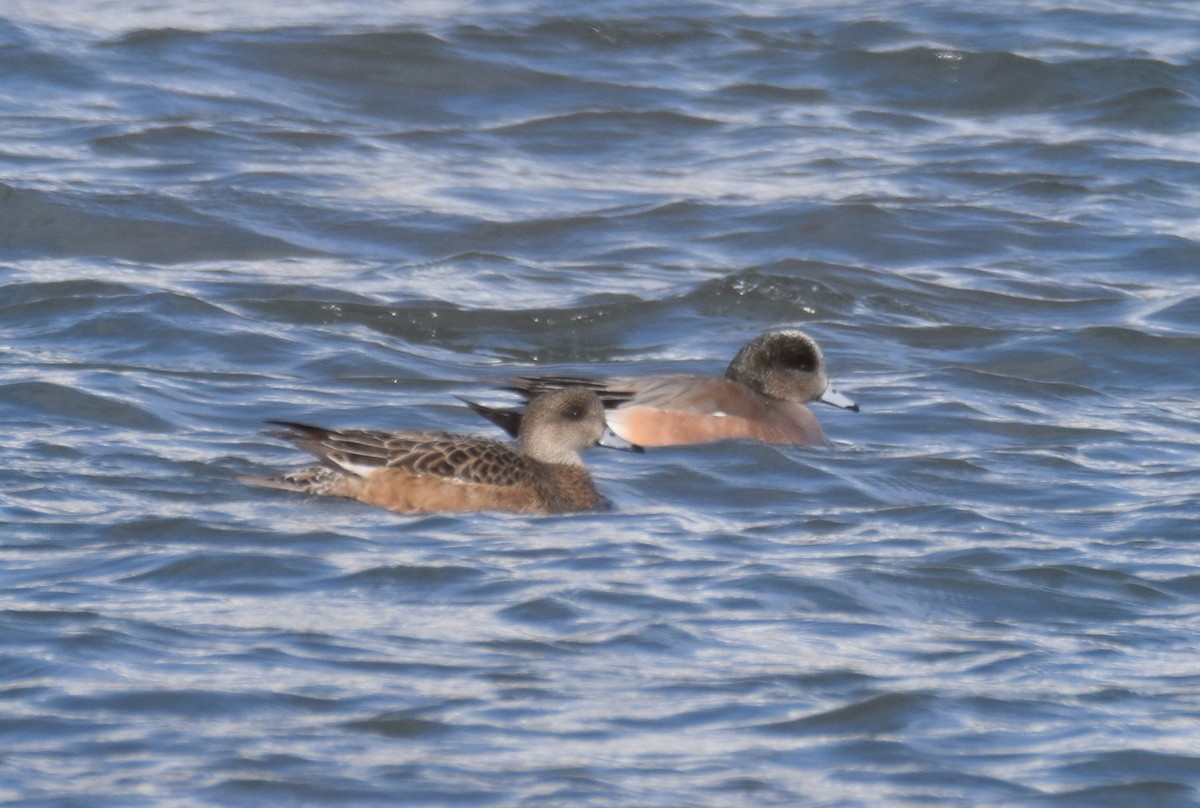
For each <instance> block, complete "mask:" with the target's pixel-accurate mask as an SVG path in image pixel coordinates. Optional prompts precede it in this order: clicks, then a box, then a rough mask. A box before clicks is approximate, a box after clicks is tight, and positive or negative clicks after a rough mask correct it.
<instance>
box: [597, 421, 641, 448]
mask: <svg viewBox="0 0 1200 808" xmlns="http://www.w3.org/2000/svg"><path fill="white" fill-rule="evenodd" d="M596 445H597V446H603V447H604V448H605V449H618V450H620V451H622V452H636V453H638V454H642V453H643V452H645V451H646V450H645V449H643V448H642V447H641V446H638V445H637V444H636V443H630V442H629V441H627V440H625V439H624V438H622V437H621V436H620V435H618V434H617V433H616V432H613V431H612V430H611V429H609V428H608V427H607V426H606V427H604V434H603V435H601V436H600V440H598V441H596Z"/></svg>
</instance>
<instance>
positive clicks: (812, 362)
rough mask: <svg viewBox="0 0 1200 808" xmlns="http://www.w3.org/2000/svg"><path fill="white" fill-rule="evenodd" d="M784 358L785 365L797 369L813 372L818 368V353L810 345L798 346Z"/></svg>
mask: <svg viewBox="0 0 1200 808" xmlns="http://www.w3.org/2000/svg"><path fill="white" fill-rule="evenodd" d="M782 358H783V360H784V361H783V364H784V365H785V366H787V367H790V368H793V369H795V370H802V371H804V372H806V373H811V372H812V371H814V370H816V369H817V355H816V354H815V353H814V352H813V351H812V350H811V349H809V348H808V347H803V348H796V349H794V350H792V351H789V352H788V353H787V355H786V356H785V357H782Z"/></svg>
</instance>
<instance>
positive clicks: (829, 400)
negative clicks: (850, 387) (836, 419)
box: [817, 385, 858, 412]
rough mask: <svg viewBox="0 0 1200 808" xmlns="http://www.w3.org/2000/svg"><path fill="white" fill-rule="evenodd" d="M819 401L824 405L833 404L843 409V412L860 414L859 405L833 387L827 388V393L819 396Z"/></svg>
mask: <svg viewBox="0 0 1200 808" xmlns="http://www.w3.org/2000/svg"><path fill="white" fill-rule="evenodd" d="M817 401H820V402H821V403H823V404H831V405H833V406H834V407H841V408H842V409H843V410H852V411H853V412H858V404H856V403H855V402H854V401H852V400H851V399H849V398H846V397H845V396H844V395H842V394H841V393H839V392H838V391H837V390H834V389H833V386H832V385H830V386H829V387H826V388H825V392H824V393H822V394H821V395H819V396H817Z"/></svg>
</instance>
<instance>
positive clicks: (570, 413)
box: [563, 404, 583, 421]
mask: <svg viewBox="0 0 1200 808" xmlns="http://www.w3.org/2000/svg"><path fill="white" fill-rule="evenodd" d="M563 416H565V417H566V418H567V420H570V421H579V420H581V419H582V418H583V407H580V406H579V405H578V404H572V405H571V406H570V407H567V409H566V411H565V412H563Z"/></svg>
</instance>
